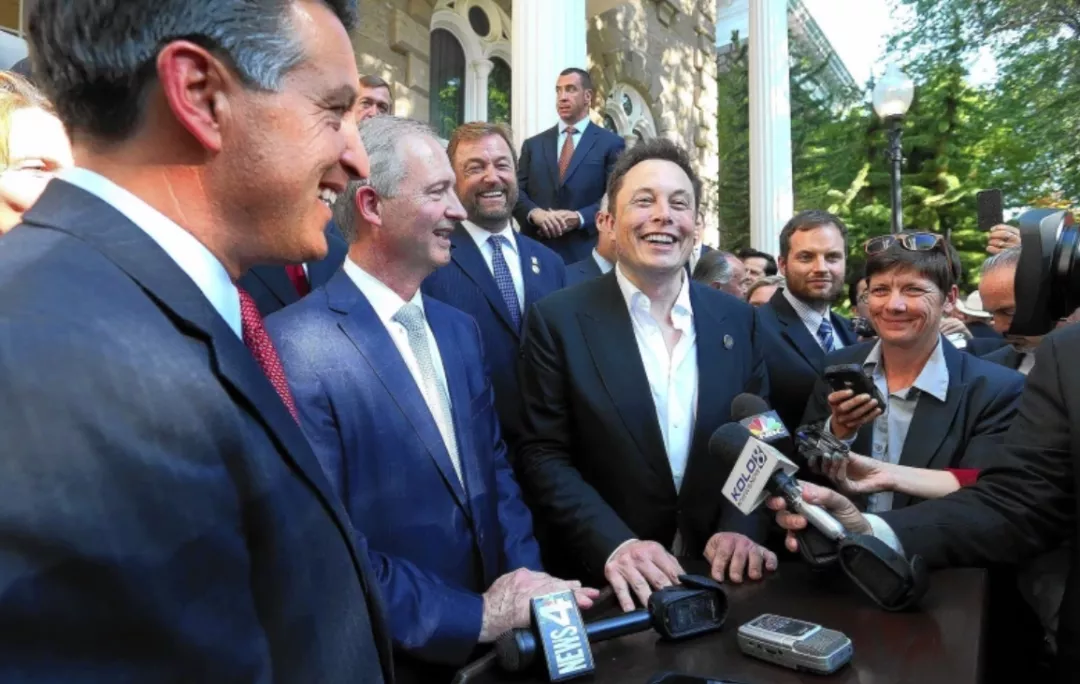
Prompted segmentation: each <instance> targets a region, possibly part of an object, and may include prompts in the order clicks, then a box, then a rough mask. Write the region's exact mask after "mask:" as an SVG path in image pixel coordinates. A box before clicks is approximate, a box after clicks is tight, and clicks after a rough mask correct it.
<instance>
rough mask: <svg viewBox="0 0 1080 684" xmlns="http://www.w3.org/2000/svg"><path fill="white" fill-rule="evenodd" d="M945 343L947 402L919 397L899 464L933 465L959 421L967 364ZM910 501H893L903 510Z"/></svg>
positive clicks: (903, 498)
mask: <svg viewBox="0 0 1080 684" xmlns="http://www.w3.org/2000/svg"><path fill="white" fill-rule="evenodd" d="M942 344H943V345H944V352H945V365H946V366H948V369H949V390H948V392H946V394H945V401H944V402H941V401H938V400H937V398H936V397H933V396H931V395H929V394H925V393H924V394H922V396H920V397H919V403H918V404H916V406H915V415H914V417H913V418H912V419H911V427H910V429H909V430H908V433H907V438H906V439H905V440H904V449H903V451H902V452H901V454H900V465H904V466H910V467H912V468H925V467H927V466H928V465H929V464H930V462H931V461H932V460H933V458H934V456H935V455H937V452H938V450H939V449H940V447H941V446H942V445H943V444H944V443H945V439H946V437H948V435H949V430H950V428H952V425H953V420H954V419H955V418H956V412H957V410H959V408H960V403H961V400H962V399H963V398H964V394H965V392H966V391H967V385H966V383H964V381H963V375H962V373H961V372H960V371H961V365H962V364H963V362H964V360H963V357H962V354H963V352H960V351H959V350H957V349H956V348H955V347H953V346H952V345H949V344H945V343H944V342H942ZM909 501H910V497H908V496H906V495H902V494H897V495H896V496H895V497H894V498H893V507H894V508H900V507H902V506H905V505H907V503H908V502H909Z"/></svg>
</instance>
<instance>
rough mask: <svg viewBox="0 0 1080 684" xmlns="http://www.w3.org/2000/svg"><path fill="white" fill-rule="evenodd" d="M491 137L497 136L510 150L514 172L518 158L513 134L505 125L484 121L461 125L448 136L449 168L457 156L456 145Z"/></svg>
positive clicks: (447, 153)
mask: <svg viewBox="0 0 1080 684" xmlns="http://www.w3.org/2000/svg"><path fill="white" fill-rule="evenodd" d="M491 135H497V136H499V137H500V138H502V139H503V140H505V141H506V145H507V147H509V148H510V158H511V159H513V160H514V171H515V172H516V171H517V164H518V158H517V151H516V150H515V149H514V134H513V132H511V130H510V127H509V126H507V125H506V124H501V123H487V122H486V121H474V122H472V123H467V124H461V125H460V126H458V127H457V128H455V129H454V132H453V133H451V134H450V142H449V143H447V145H446V155H447V156H448V157H450V166H453V165H454V164H455V159H454V157H455V156H456V155H457V148H458V145H460V144H461V143H462V142H466V141H469V142H472V141H474V140H481V139H483V138H486V137H488V136H491Z"/></svg>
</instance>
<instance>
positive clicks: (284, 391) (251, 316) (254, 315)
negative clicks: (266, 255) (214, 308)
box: [237, 288, 300, 422]
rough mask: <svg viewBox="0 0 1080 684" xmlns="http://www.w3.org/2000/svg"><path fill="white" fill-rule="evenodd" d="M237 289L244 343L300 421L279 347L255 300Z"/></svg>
mask: <svg viewBox="0 0 1080 684" xmlns="http://www.w3.org/2000/svg"><path fill="white" fill-rule="evenodd" d="M237 289H238V290H240V327H241V329H242V331H243V335H244V344H246V345H247V348H248V349H250V350H251V355H252V356H254V357H255V361H257V362H258V364H259V367H260V368H262V370H263V373H266V377H267V378H269V380H270V384H271V385H273V386H274V389H275V390H277V393H278V396H279V397H281V401H283V402H284V403H285V408H287V409H289V413H291V414H292V417H293V419H294V420H296V421H297V422H300V416H299V415H298V414H297V412H296V402H294V401H293V395H292V392H291V391H290V390H289V383H288V381H287V380H286V379H285V368H284V367H283V366H282V365H281V358H280V357H279V356H278V353H277V349H274V343H273V342H271V341H270V336H269V335H267V334H266V327H265V326H263V319H262V316H261V315H260V314H259V309H258V308H257V307H256V306H255V300H254V299H252V298H251V295H249V294H248V293H247V292H245V291H244V290H243V289H241V288H237Z"/></svg>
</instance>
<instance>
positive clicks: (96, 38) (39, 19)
mask: <svg viewBox="0 0 1080 684" xmlns="http://www.w3.org/2000/svg"><path fill="white" fill-rule="evenodd" d="M321 1H322V2H323V4H325V5H327V6H328V7H329V8H330V9H331V10H332V11H333V12H334V14H335V15H337V17H338V18H339V19H340V20H341V23H342V24H344V26H345V28H346V29H352V28H353V27H354V26H355V25H356V22H357V10H356V0H321ZM295 2H296V0H93V1H86V0H37V1H36V2H35V3H34V4H33V5H31V9H30V13H29V16H28V18H27V40H28V42H29V44H30V57H31V59H32V61H33V70H34V75H35V76H36V77H37V81H38V84H39V85H40V86H41V88H42V90H44V91H45V94H46V96H48V98H49V99H50V100H51V101H52V102H53V104H54V105H55V107H56V111H57V115H58V116H59V118H60V120H61V121H62V122H63V123H64V126H65V127H66V128H67V129H68V132H69V134H70V135H72V136H78V135H80V134H83V135H87V136H89V137H92V138H98V139H100V140H104V141H109V142H118V141H122V140H126V139H128V138H130V137H131V135H132V134H133V133H134V132H135V130H136V128H137V127H138V125H139V123H140V121H141V119H142V116H143V110H144V109H145V105H146V94H147V91H148V89H149V88H150V86H151V85H152V84H153V83H154V82H155V81H156V80H157V65H156V60H157V56H158V54H159V53H160V51H161V49H162V48H163V47H165V46H166V45H168V44H169V43H170V42H173V41H177V40H189V41H192V42H194V43H198V44H200V45H202V46H204V47H205V48H207V49H209V50H213V51H214V52H215V53H216V54H218V55H219V56H221V57H222V58H224V59H225V60H226V61H227V63H228V64H229V65H230V66H231V67H232V68H233V69H235V70H236V73H237V74H238V75H239V77H240V78H241V79H242V80H243V82H244V83H245V84H246V85H248V86H249V87H252V88H256V89H259V90H264V91H273V90H276V89H277V88H279V87H280V86H281V80H282V78H283V77H284V76H285V74H287V73H288V72H289V71H290V70H292V69H293V68H295V67H296V66H297V64H299V63H300V62H301V61H302V60H303V58H304V53H303V47H302V46H301V45H300V44H299V43H298V41H297V40H296V37H295V32H294V30H293V26H292V24H291V21H290V16H291V15H290V10H291V9H292V7H293V5H294V3H295Z"/></svg>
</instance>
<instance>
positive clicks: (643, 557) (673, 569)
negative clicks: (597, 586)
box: [604, 540, 685, 613]
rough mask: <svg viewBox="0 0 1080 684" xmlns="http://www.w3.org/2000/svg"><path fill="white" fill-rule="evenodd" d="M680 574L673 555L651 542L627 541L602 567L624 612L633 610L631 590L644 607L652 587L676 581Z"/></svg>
mask: <svg viewBox="0 0 1080 684" xmlns="http://www.w3.org/2000/svg"><path fill="white" fill-rule="evenodd" d="M682 574H685V571H684V570H683V569H682V566H681V565H679V561H677V560H675V556H672V555H671V554H670V553H668V552H667V549H665V548H664V547H663V546H661V545H660V544H657V543H656V542H653V541H638V540H634V541H632V542H627V543H626V544H624V545H623V546H621V547H620V548H619V550H618V551H616V552H615V553H614V554H612V556H611V558H610V559H609V560H608V562H607V565H605V566H604V577H606V578H607V581H608V583H609V584H610V585H611V588H612V589H614V590H615V596H617V597H618V599H619V605H620V606H622V609H623V611H625V612H627V613H629V612H630V611H632V610H634V599H633V598H631V596H630V590H631V589H633V591H634V594H636V595H637V597H638V600H639V601H641V605H643V606H644V605H646V604H647V603H648V601H649V596H651V595H652V590H653V589H663V588H664V587H670V586H671V585H673V584H676V583H677V582H678V581H679V575H682Z"/></svg>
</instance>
